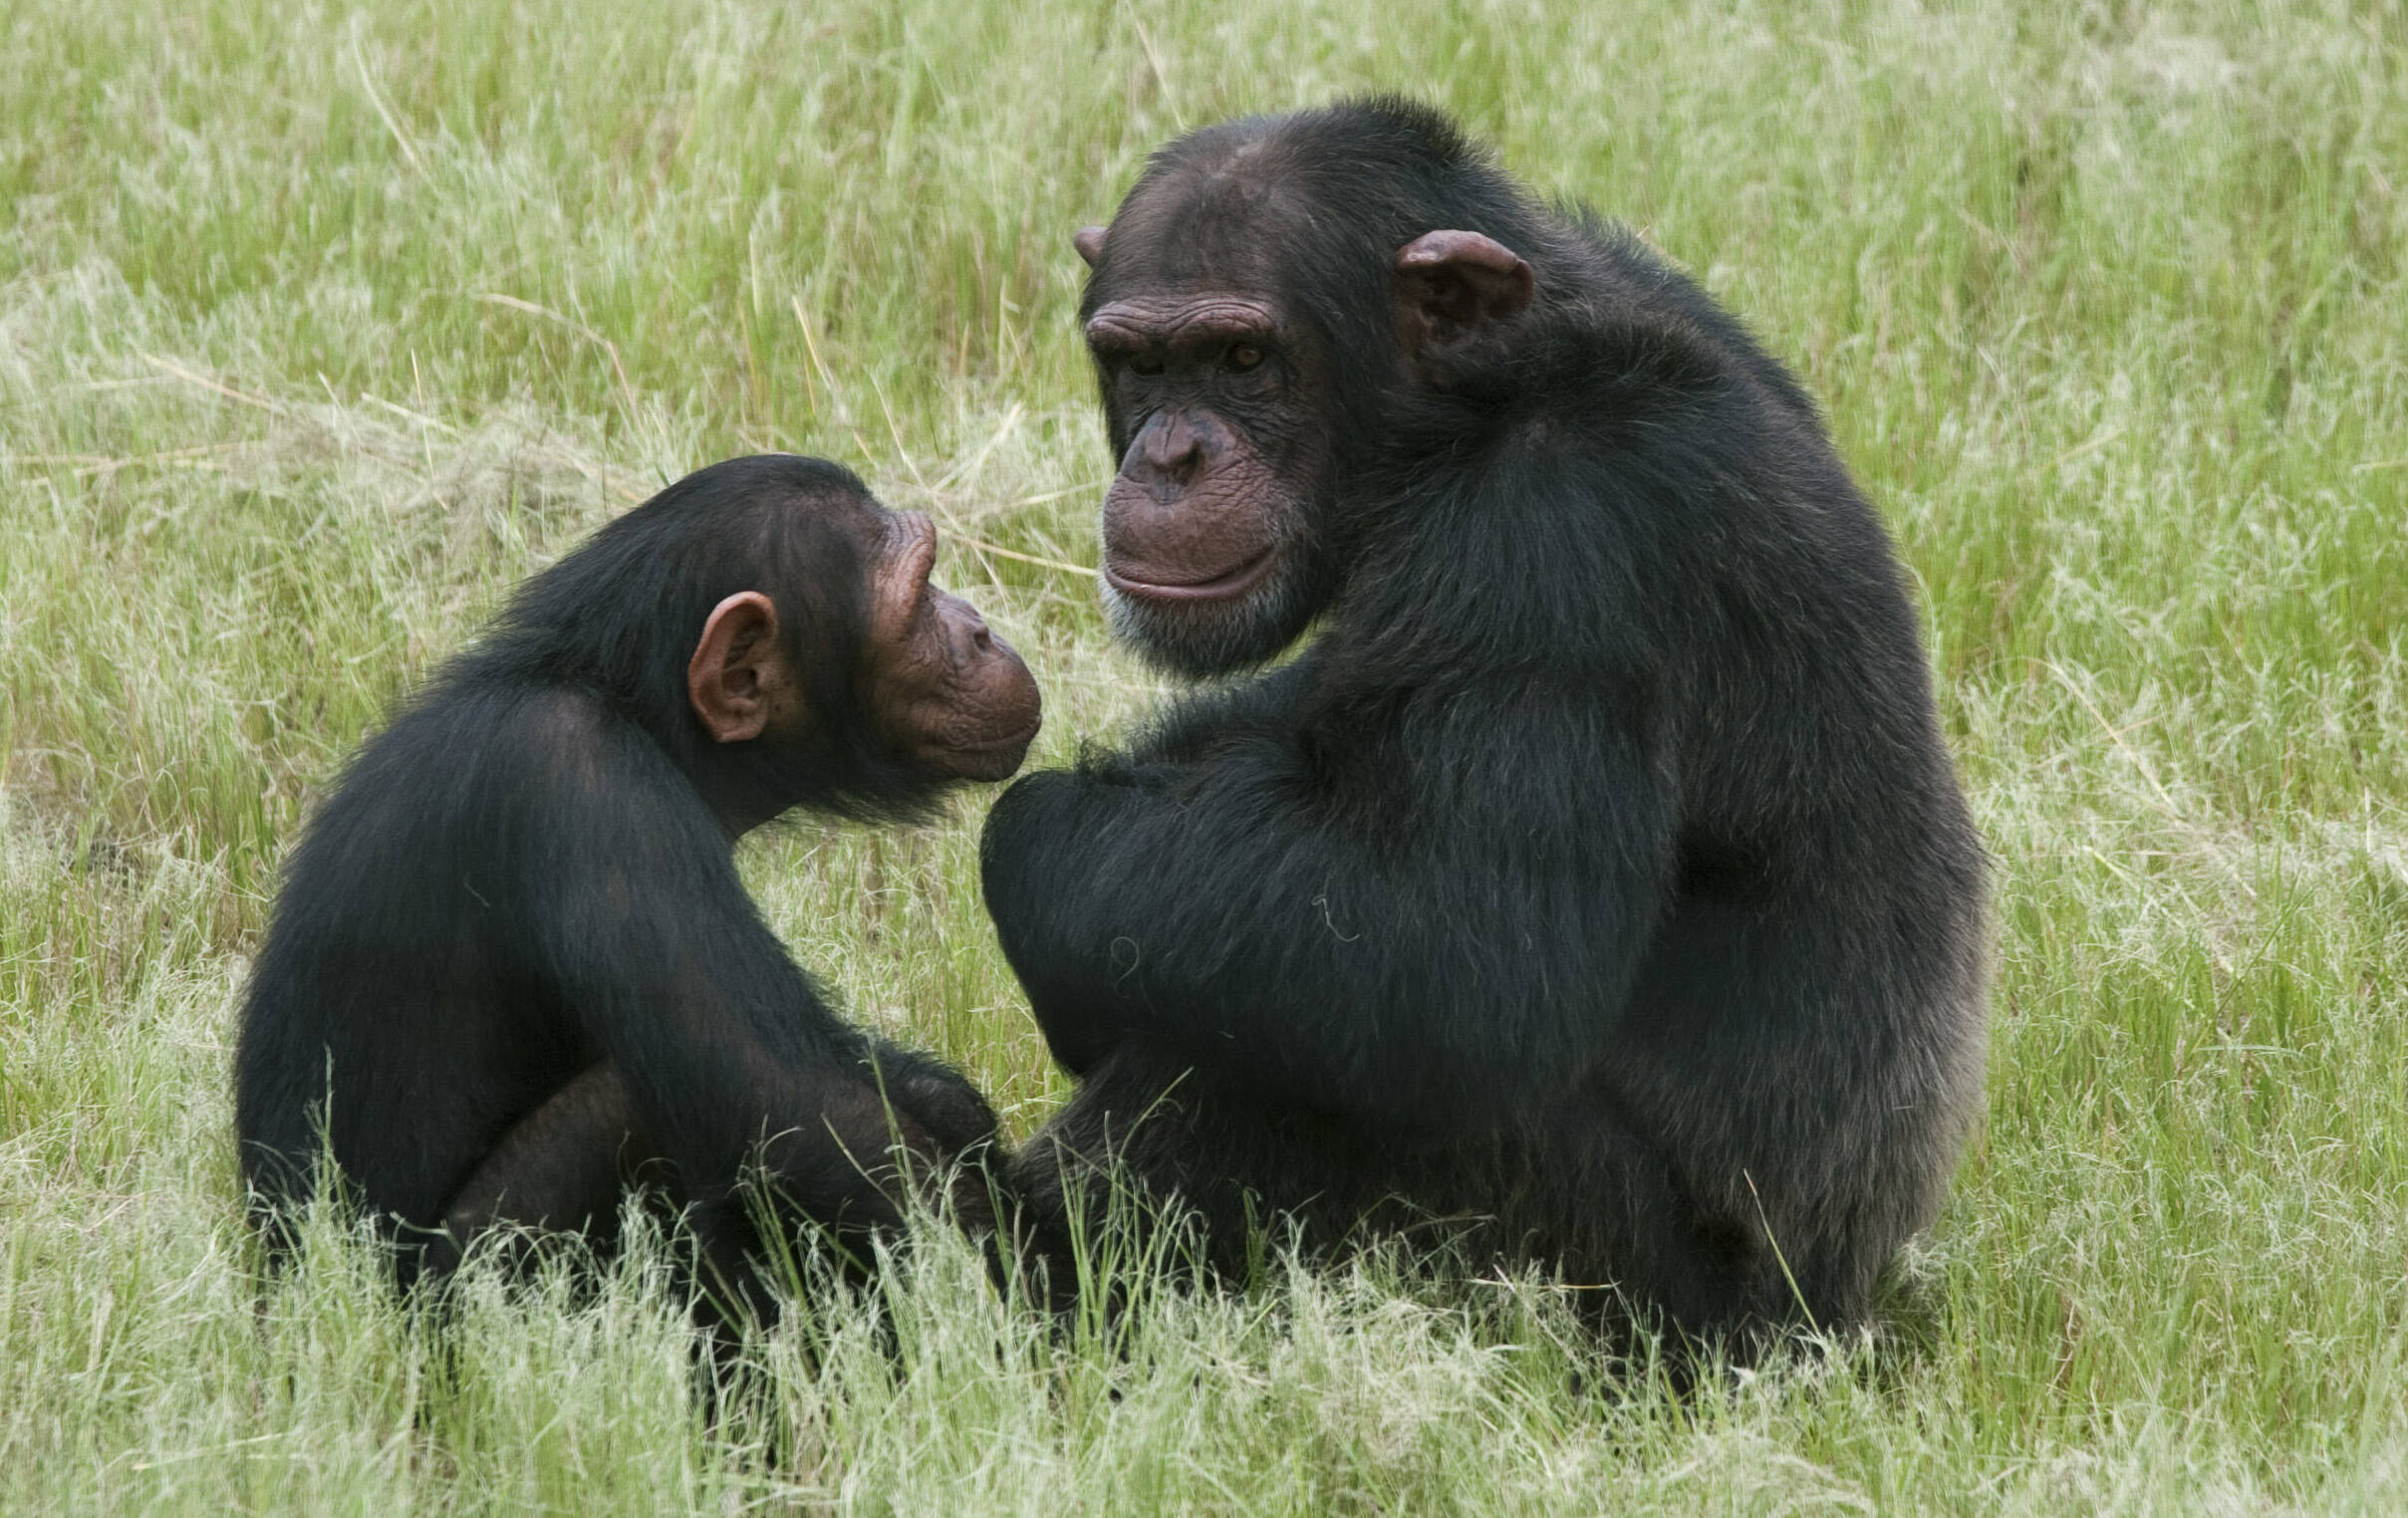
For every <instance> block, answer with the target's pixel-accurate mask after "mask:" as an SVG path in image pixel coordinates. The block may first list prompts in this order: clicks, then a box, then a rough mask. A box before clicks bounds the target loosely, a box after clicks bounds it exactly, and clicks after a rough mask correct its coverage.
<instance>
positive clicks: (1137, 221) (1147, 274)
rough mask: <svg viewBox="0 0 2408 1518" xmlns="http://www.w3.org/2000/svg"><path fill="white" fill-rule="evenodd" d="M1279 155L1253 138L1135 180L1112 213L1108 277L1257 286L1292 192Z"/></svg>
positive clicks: (1268, 272)
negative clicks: (1138, 181) (1132, 188)
mask: <svg viewBox="0 0 2408 1518" xmlns="http://www.w3.org/2000/svg"><path fill="white" fill-rule="evenodd" d="M1283 157H1284V154H1282V153H1280V152H1279V151H1278V150H1277V144H1276V143H1275V142H1273V141H1272V140H1271V139H1269V138H1267V137H1255V138H1251V139H1248V140H1245V141H1241V142H1238V143H1235V144H1232V145H1231V146H1229V147H1228V148H1225V149H1222V150H1217V151H1214V152H1211V153H1210V154H1208V155H1205V156H1203V157H1200V158H1198V159H1197V160H1195V161H1191V162H1185V163H1181V164H1178V165H1176V166H1174V167H1172V168H1170V169H1169V170H1167V171H1164V172H1162V173H1160V174H1158V175H1156V176H1155V177H1153V178H1151V179H1149V180H1148V181H1147V182H1145V183H1143V184H1141V185H1140V186H1139V187H1138V188H1137V189H1136V190H1135V191H1134V192H1133V193H1131V195H1130V196H1129V199H1128V201H1127V202H1126V203H1125V204H1124V205H1123V206H1122V207H1121V211H1120V214H1119V215H1118V216H1116V217H1114V218H1113V222H1112V230H1111V233H1110V236H1109V238H1108V241H1107V249H1108V255H1109V257H1110V259H1111V269H1110V271H1109V273H1110V278H1111V282H1112V283H1113V284H1114V285H1120V284H1122V283H1123V282H1124V281H1126V282H1128V283H1132V284H1138V285H1142V286H1144V287H1145V288H1147V289H1150V290H1157V291H1175V290H1193V291H1199V292H1201V291H1205V290H1226V289H1232V288H1234V289H1248V290H1265V289H1269V288H1271V287H1272V285H1273V284H1274V282H1275V280H1276V277H1277V275H1278V272H1279V262H1278V259H1279V249H1280V248H1281V247H1282V246H1283V245H1284V243H1285V241H1286V239H1285V238H1284V237H1283V236H1282V235H1281V234H1282V232H1283V231H1284V229H1285V228H1286V227H1287V225H1288V224H1289V223H1290V221H1291V220H1292V219H1293V218H1294V216H1295V213H1296V202H1297V196H1296V194H1295V192H1294V190H1293V188H1292V187H1291V186H1289V185H1288V184H1287V183H1286V182H1285V176H1284V175H1283V174H1282V172H1281V160H1282V158H1283Z"/></svg>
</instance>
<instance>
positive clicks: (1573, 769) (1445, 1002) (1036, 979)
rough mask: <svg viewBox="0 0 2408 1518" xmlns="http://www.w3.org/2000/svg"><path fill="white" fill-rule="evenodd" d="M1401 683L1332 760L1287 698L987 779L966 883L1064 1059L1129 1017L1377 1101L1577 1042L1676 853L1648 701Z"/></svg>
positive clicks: (1515, 1072) (1206, 1056)
mask: <svg viewBox="0 0 2408 1518" xmlns="http://www.w3.org/2000/svg"><path fill="white" fill-rule="evenodd" d="M1618 685H1619V687H1620V688H1618ZM1401 700H1402V704H1401V705H1399V706H1397V707H1395V708H1394V709H1391V710H1390V711H1388V712H1387V714H1386V715H1385V716H1384V717H1383V718H1381V719H1380V722H1379V725H1378V726H1377V727H1373V726H1365V727H1358V728H1355V729H1353V730H1351V731H1349V732H1348V734H1347V742H1346V748H1347V751H1348V753H1349V755H1350V758H1349V759H1348V761H1347V762H1348V763H1349V764H1350V765H1352V766H1355V768H1354V769H1352V770H1351V771H1349V772H1340V773H1333V772H1331V771H1330V769H1329V768H1328V761H1327V758H1326V755H1325V754H1321V753H1317V752H1316V750H1315V745H1314V744H1313V742H1312V738H1311V733H1312V728H1311V727H1310V726H1309V725H1307V726H1303V727H1299V728H1292V729H1288V730H1284V731H1274V730H1272V729H1269V728H1260V729H1254V730H1249V731H1232V732H1230V733H1226V734H1224V735H1223V736H1222V738H1221V739H1220V741H1219V742H1218V743H1217V744H1216V745H1215V746H1214V748H1213V750H1212V752H1211V753H1210V755H1209V757H1208V758H1205V759H1202V760H1198V761H1194V762H1190V763H1186V764H1180V763H1173V762H1168V761H1165V760H1161V759H1150V758H1148V757H1145V756H1144V755H1143V754H1142V753H1141V756H1140V758H1139V759H1138V760H1136V761H1135V762H1134V763H1130V764H1126V765H1124V766H1122V767H1120V768H1118V769H1098V768H1095V767H1083V768H1082V769H1080V770H1076V771H1070V772H1054V773H1047V774H1039V775H1034V776H1031V777H1029V778H1027V779H1025V780H1022V781H1021V782H1019V783H1018V784H1017V785H1015V786H1013V787H1012V788H1011V789H1010V790H1009V791H1008V792H1006V793H1005V795H1004V796H1003V797H1002V798H1001V799H1000V800H999V801H998V802H997V803H996V805H995V808H994V811H993V812H992V814H991V815H990V816H989V819H988V822H987V825H986V832H985V836H984V840H983V844H982V863H983V878H984V885H985V893H986V900H987V906H988V909H989V911H990V912H991V913H992V914H993V916H994V919H995V923H996V927H997V930H998V932H999V933H1000V935H1001V937H1002V942H1003V947H1004V951H1005V953H1006V955H1007V956H1008V957H1009V958H1010V960H1011V962H1012V965H1013V968H1014V969H1015V970H1017V971H1018V972H1019V974H1020V977H1021V980H1022V983H1023V985H1024V986H1025V987H1026V989H1027V991H1028V994H1029V999H1030V1003H1031V1005H1032V1007H1033V1008H1034V1010H1035V1012H1036V1015H1037V1018H1038V1020H1039V1022H1040V1023H1041V1024H1042V1025H1043V1027H1044V1029H1045V1033H1046V1037H1047V1039H1048V1041H1049V1042H1050V1043H1051V1044H1052V1046H1053V1048H1054V1050H1055V1053H1056V1055H1057V1057H1058V1058H1060V1059H1061V1061H1062V1062H1063V1064H1064V1065H1065V1066H1066V1067H1067V1068H1069V1069H1070V1070H1072V1071H1073V1072H1074V1073H1080V1072H1084V1071H1085V1070H1086V1069H1087V1068H1089V1067H1090V1066H1091V1065H1092V1064H1094V1063H1095V1062H1096V1061H1097V1060H1099V1059H1100V1058H1101V1057H1102V1056H1103V1055H1105V1054H1107V1053H1109V1052H1110V1050H1111V1049H1112V1048H1114V1047H1115V1046H1116V1045H1117V1044H1118V1042H1119V1041H1120V1040H1121V1039H1123V1038H1126V1037H1133V1036H1134V1037H1141V1038H1143V1039H1145V1040H1147V1041H1149V1042H1150V1043H1153V1044H1156V1045H1157V1046H1165V1047H1169V1048H1172V1049H1175V1050H1177V1051H1178V1052H1179V1053H1180V1054H1182V1055H1183V1056H1185V1057H1187V1058H1190V1059H1193V1060H1195V1061H1196V1062H1197V1063H1199V1064H1200V1065H1204V1066H1208V1067H1214V1068H1218V1069H1220V1070H1222V1071H1224V1072H1229V1073H1235V1074H1237V1075H1239V1076H1240V1077H1241V1078H1244V1079H1251V1080H1258V1081H1260V1082H1262V1083H1264V1084H1265V1085H1266V1087H1268V1088H1272V1089H1275V1090H1277V1091H1278V1092H1279V1093H1280V1094H1281V1095H1283V1096H1285V1097H1287V1098H1290V1099H1292V1100H1298V1101H1302V1102H1305V1103H1308V1104H1311V1105H1315V1106H1321V1107H1324V1108H1328V1109H1332V1110H1337V1111H1347V1112H1355V1113H1366V1114H1382V1113H1392V1112H1393V1113H1409V1112H1413V1111H1417V1110H1419V1111H1427V1110H1432V1108H1431V1104H1433V1103H1436V1104H1439V1109H1438V1110H1448V1109H1453V1110H1461V1109H1462V1108H1463V1107H1465V1106H1466V1105H1468V1104H1470V1105H1478V1104H1481V1103H1483V1102H1496V1103H1501V1102H1503V1101H1506V1100H1511V1099H1513V1098H1515V1097H1524V1098H1526V1097H1540V1098H1543V1096H1544V1095H1545V1094H1546V1093H1547V1092H1549V1091H1554V1090H1561V1089H1565V1088H1567V1087H1568V1086H1570V1085H1571V1084H1572V1083H1574V1082H1576V1081H1578V1080H1579V1079H1580V1077H1581V1076H1582V1075H1583V1074H1584V1072H1586V1071H1587V1070H1588V1069H1590V1068H1591V1067H1592V1066H1593V1064H1594V1062H1595V1059H1596V1057H1597V1054H1598V1052H1599V1051H1600V1049H1601V1048H1602V1047H1603V1043H1604V1040H1605V1039H1606V1038H1607V1036H1608V1035H1609V1032H1610V1029H1611V1027H1612V1024H1613V1021H1614V1019H1615V1017H1616V1016H1617V1014H1618V1013H1619V1010H1620V1006H1619V1003H1620V999H1621V993H1622V990H1623V989H1624V988H1626V987H1627V986H1628V984H1629V982H1630V978H1631V975H1632V973H1633V971H1634V969H1635V966H1636V964H1637V962H1638V959H1639V955H1640V951H1641V949H1642V948H1643V947H1644V945H1645V943H1646V941H1647V937H1648V935H1649V933H1650V932H1651V931H1652V930H1653V927H1654V924H1655V920H1656V915H1657V912H1658V910H1659V906H1660V903H1661V901H1662V900H1663V898H1664V896H1665V892H1666V887H1667V884H1668V878H1669V874H1670V871H1671V868H1672V859H1673V852H1674V851H1673V836H1674V817H1675V798H1674V795H1673V782H1672V780H1671V769H1670V765H1669V762H1668V759H1667V757H1666V755H1665V753H1664V752H1663V749H1664V747H1665V745H1664V743H1663V742H1662V740H1661V738H1660V737H1659V736H1657V735H1656V734H1654V733H1652V732H1651V731H1650V730H1649V728H1648V724H1647V718H1646V715H1645V714H1646V713H1647V712H1648V711H1650V710H1651V709H1652V707H1653V705H1654V703H1653V702H1651V701H1650V700H1648V699H1646V695H1645V692H1644V690H1643V689H1642V688H1640V686H1639V684H1638V682H1636V681H1624V682H1617V681H1616V680H1614V679H1613V678H1611V677H1610V676H1600V677H1597V678H1593V679H1587V678H1584V679H1572V678H1568V677H1565V676H1563V675H1554V676H1545V677H1542V676H1525V677H1523V678H1521V679H1519V680H1515V679H1512V678H1503V677H1500V678H1498V679H1496V680H1492V681H1488V682H1485V683H1484V684H1479V685H1451V686H1449V687H1448V688H1446V689H1444V690H1438V689H1431V690H1425V691H1422V692H1418V693H1413V694H1410V695H1407V696H1405V697H1402V698H1401ZM1566 755H1577V756H1579V759H1578V761H1577V763H1572V764H1567V762H1566V760H1565V757H1564V756H1566ZM1367 761H1368V762H1372V763H1376V764H1377V765H1378V766H1380V768H1379V769H1378V770H1377V771H1374V770H1370V769H1365V768H1363V766H1364V765H1365V764H1366V763H1367ZM1599 987H1605V988H1608V989H1607V990H1606V992H1605V993H1604V994H1603V995H1602V996H1601V995H1600V993H1599V990H1598V988H1599Z"/></svg>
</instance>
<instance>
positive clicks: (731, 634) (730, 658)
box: [685, 591, 780, 743]
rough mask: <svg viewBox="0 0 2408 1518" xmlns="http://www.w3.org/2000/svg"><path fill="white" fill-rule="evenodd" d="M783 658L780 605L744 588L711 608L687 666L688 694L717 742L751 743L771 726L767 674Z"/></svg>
mask: <svg viewBox="0 0 2408 1518" xmlns="http://www.w3.org/2000/svg"><path fill="white" fill-rule="evenodd" d="M779 658H780V654H779V652H778V647H777V603H775V602H773V601H771V600H770V599H769V598H768V597H766V596H764V595H762V594H761V593H760V592H758V591H738V592H737V593H736V594H734V595H733V596H730V597H728V598H727V599H726V600H725V601H722V602H720V603H719V604H718V605H717V606H716V607H713V608H712V609H711V613H710V616H709V617H708V618H706V619H704V621H703V623H702V636H701V639H700V640H699V641H697V642H696V643H695V644H694V652H693V657H692V658H690V659H688V660H687V661H686V664H685V698H686V700H687V701H688V702H689V703H691V705H692V706H693V709H694V715H695V716H696V717H699V718H700V719H701V721H702V727H703V730H704V731H705V732H708V733H709V734H710V736H711V739H712V741H713V742H717V743H743V742H747V741H749V740H751V739H753V738H757V737H759V736H760V735H761V733H762V732H763V731H764V730H765V729H766V728H767V727H768V725H769V718H770V715H771V713H770V710H769V701H768V696H767V692H766V689H765V686H766V684H767V683H768V680H767V679H765V678H764V677H765V676H767V677H768V678H774V677H775V669H774V667H773V666H774V665H775V664H776V663H777V661H778V659H779Z"/></svg>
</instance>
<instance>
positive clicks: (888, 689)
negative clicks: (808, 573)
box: [686, 497, 1040, 781]
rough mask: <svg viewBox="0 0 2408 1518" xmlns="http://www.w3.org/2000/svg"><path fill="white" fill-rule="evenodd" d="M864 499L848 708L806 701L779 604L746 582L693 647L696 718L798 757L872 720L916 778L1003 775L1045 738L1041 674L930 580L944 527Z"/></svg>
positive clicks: (855, 528)
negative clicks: (861, 589)
mask: <svg viewBox="0 0 2408 1518" xmlns="http://www.w3.org/2000/svg"><path fill="white" fill-rule="evenodd" d="M858 504H859V508H860V509H858V510H857V511H854V512H851V513H849V514H848V515H847V517H846V522H847V527H848V530H849V532H850V535H851V536H852V537H853V538H854V539H855V541H856V543H857V544H858V545H859V547H860V548H861V550H862V553H861V555H860V558H861V561H862V562H863V563H865V564H866V566H867V574H868V579H869V584H868V586H867V588H866V590H867V594H866V595H865V596H864V597H863V599H862V604H863V607H864V621H865V624H866V625H865V626H864V627H863V629H862V637H861V639H860V648H861V653H860V664H861V667H860V669H859V671H858V678H857V679H856V680H855V681H854V683H853V689H854V690H855V692H856V694H855V697H854V700H853V702H852V705H853V707H854V709H852V710H837V711H821V710H814V709H812V705H811V702H810V701H809V700H808V699H807V698H806V695H805V690H806V681H805V679H804V678H803V671H802V670H801V669H798V668H797V667H795V664H794V659H793V657H792V656H791V655H790V654H789V652H788V649H787V641H786V639H785V638H784V637H782V636H781V635H780V622H779V615H778V609H777V605H776V603H775V601H773V600H772V599H771V598H770V597H769V596H768V595H766V594H764V593H762V592H759V591H743V592H739V593H738V594H736V595H733V596H730V597H728V598H727V599H726V600H724V601H722V602H720V603H719V605H718V606H717V607H716V608H715V609H714V610H713V611H712V612H711V614H710V617H709V620H708V621H707V622H706V623H705V624H704V626H703V630H702V636H701V640H700V641H699V642H698V643H696V644H695V647H694V652H693V658H692V660H691V661H690V662H689V663H688V665H687V667H686V691H687V695H688V698H689V700H690V702H691V704H692V706H693V710H694V714H695V715H696V716H697V717H699V718H700V719H701V722H702V725H703V727H704V729H705V730H706V731H707V732H708V733H709V734H710V736H711V737H712V738H713V739H714V740H716V741H717V742H719V743H723V744H725V743H750V742H754V741H756V740H758V741H761V742H765V743H767V744H769V745H771V746H772V747H773V748H777V749H785V750H791V751H793V752H796V753H809V752H811V751H813V750H814V748H815V747H818V746H820V745H819V744H818V743H815V741H814V740H820V742H821V743H824V741H825V740H826V739H827V738H828V737H829V736H830V734H829V733H828V732H827V731H826V727H827V724H829V723H835V722H845V723H851V722H866V723H868V724H869V726H870V728H871V729H872V731H873V732H874V733H875V735H876V737H877V739H878V741H879V744H880V746H881V747H883V748H885V749H886V750H888V751H889V752H890V753H892V754H893V756H894V757H895V758H896V759H897V760H899V761H900V762H901V763H902V764H903V766H904V767H905V768H906V769H908V770H909V771H911V772H912V773H914V774H916V775H919V776H921V777H925V778H928V779H932V780H939V781H942V780H1001V779H1004V778H1005V777H1007V776H1009V775H1010V774H1011V773H1012V772H1013V771H1014V770H1017V769H1018V768H1019V767H1020V761H1021V760H1022V759H1023V758H1025V757H1026V756H1027V753H1028V745H1029V743H1030V742H1031V741H1032V740H1033V739H1034V738H1035V737H1036V735H1037V727H1038V723H1039V720H1040V702H1039V697H1038V694H1037V683H1036V681H1035V680H1034V679H1033V678H1031V677H1030V675H1029V672H1028V666H1027V665H1025V664H1023V663H1021V662H1020V655H1019V654H1017V653H1015V652H1013V651H1012V649H1011V645H1010V644H1008V643H1006V642H1004V641H1003V640H1002V639H1000V638H998V637H996V636H995V635H994V634H993V633H990V632H989V631H987V626H986V622H985V620H984V619H983V618H981V617H980V616H979V615H978V613H977V611H976V610H975V609H974V608H972V607H971V606H970V604H969V603H968V602H966V601H963V600H962V599H961V598H960V597H958V596H953V595H949V594H947V593H946V592H944V591H942V590H939V589H938V588H937V587H936V586H935V585H932V584H931V583H930V581H929V571H930V568H931V567H932V566H933V565H934V564H935V562H936V528H935V527H934V526H932V525H931V524H930V522H929V519H928V518H927V517H926V516H923V515H921V514H920V513H918V512H902V513H897V512H889V511H887V510H885V509H884V508H882V507H880V506H878V505H877V503H876V502H874V501H870V500H868V499H867V498H866V497H865V498H864V499H863V500H862V501H861V502H860V503H858ZM805 656H806V657H808V656H809V653H808V650H806V654H805Z"/></svg>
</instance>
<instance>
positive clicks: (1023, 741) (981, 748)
mask: <svg viewBox="0 0 2408 1518" xmlns="http://www.w3.org/2000/svg"><path fill="white" fill-rule="evenodd" d="M1044 727H1045V718H1044V715H1043V714H1042V713H1040V714H1038V715H1037V716H1035V717H1032V718H1030V719H1029V721H1028V725H1027V726H1025V727H1021V728H1018V729H1016V730H1014V731H1012V732H1010V733H1006V734H1005V735H1004V736H1002V737H1000V738H980V739H976V740H973V741H970V742H966V743H939V744H938V745H937V747H939V748H942V749H945V750H947V751H948V752H951V753H955V754H959V755H962V756H963V757H965V758H971V759H985V758H991V757H992V756H994V755H996V754H1006V753H1009V752H1011V751H1012V750H1013V749H1015V748H1026V747H1028V745H1030V744H1031V743H1034V742H1036V741H1037V734H1038V733H1039V732H1041V731H1043V730H1044Z"/></svg>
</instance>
